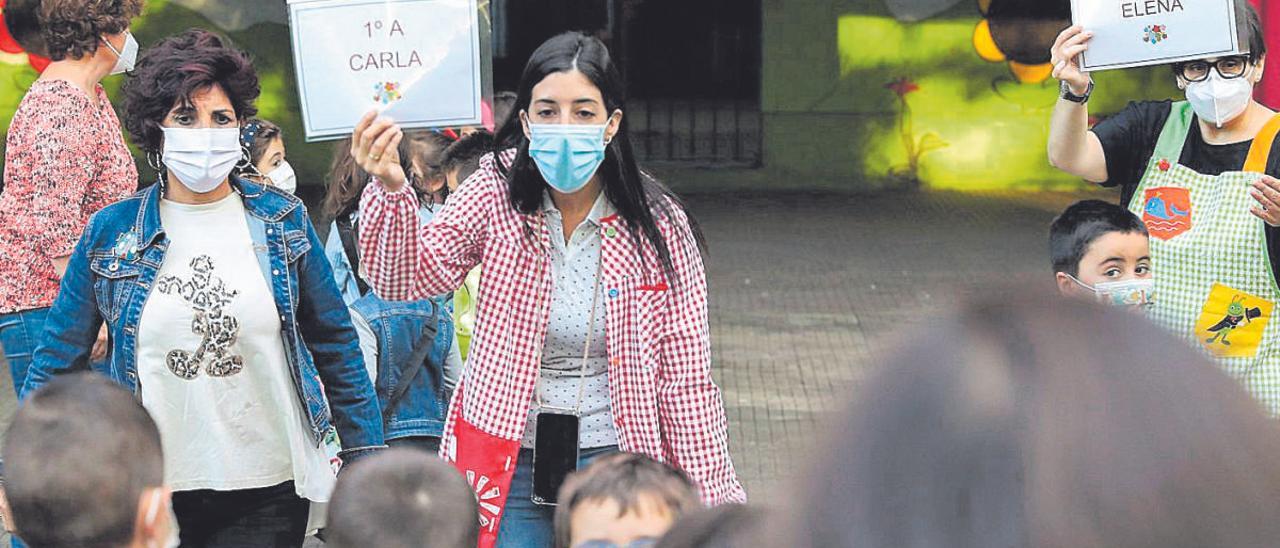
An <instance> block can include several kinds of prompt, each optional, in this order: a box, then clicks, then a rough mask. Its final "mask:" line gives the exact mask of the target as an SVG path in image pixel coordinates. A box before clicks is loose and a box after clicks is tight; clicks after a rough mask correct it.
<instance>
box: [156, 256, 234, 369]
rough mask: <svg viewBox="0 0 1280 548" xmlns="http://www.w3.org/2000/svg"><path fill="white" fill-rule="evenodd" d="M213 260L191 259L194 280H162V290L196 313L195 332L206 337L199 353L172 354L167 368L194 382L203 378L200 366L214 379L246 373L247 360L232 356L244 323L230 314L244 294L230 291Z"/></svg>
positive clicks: (176, 352) (170, 353) (160, 284)
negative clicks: (180, 300)
mask: <svg viewBox="0 0 1280 548" xmlns="http://www.w3.org/2000/svg"><path fill="white" fill-rule="evenodd" d="M213 271H214V266H213V259H211V258H209V256H208V255H200V256H197V257H196V258H194V259H191V272H192V273H191V279H190V280H185V281H184V280H183V279H181V278H179V277H177V276H164V277H162V278H160V282H159V284H158V289H159V290H160V292H161V293H164V294H166V295H178V296H180V297H182V298H183V299H185V300H186V301H187V304H190V305H191V308H192V309H193V310H195V318H193V319H192V320H191V331H192V332H193V333H195V334H197V335H200V336H201V337H203V338H202V339H201V340H200V346H199V347H197V348H196V351H195V353H191V352H188V351H186V350H181V349H174V350H170V351H169V354H168V355H167V356H165V364H166V365H168V366H169V370H170V371H173V374H174V375H177V376H179V377H181V378H184V379H187V380H191V379H194V378H196V377H198V376H199V375H200V366H202V365H204V366H206V371H207V372H208V373H209V375H210V376H213V377H229V376H231V375H235V374H236V373H239V372H240V371H241V370H243V369H244V358H242V357H241V356H238V355H235V354H232V353H231V345H233V344H235V342H236V337H237V336H239V334H240V320H238V319H236V317H235V316H232V315H230V314H228V313H226V308H227V306H228V305H230V304H231V301H232V300H233V299H235V298H236V296H237V295H239V294H240V292H239V291H235V290H228V289H227V288H226V283H225V282H223V280H222V278H219V277H217V276H214V275H213Z"/></svg>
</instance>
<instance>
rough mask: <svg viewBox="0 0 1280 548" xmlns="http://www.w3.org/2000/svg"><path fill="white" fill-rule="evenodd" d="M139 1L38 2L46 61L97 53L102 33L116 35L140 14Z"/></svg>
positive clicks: (50, 0) (81, 0)
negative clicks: (46, 51) (47, 58)
mask: <svg viewBox="0 0 1280 548" xmlns="http://www.w3.org/2000/svg"><path fill="white" fill-rule="evenodd" d="M142 1H143V0H41V1H40V14H39V17H38V19H39V21H40V35H41V37H43V38H44V42H45V47H46V48H47V49H48V54H49V58H50V59H53V60H54V61H61V60H63V59H68V58H70V59H79V58H81V57H84V56H85V55H92V54H93V53H94V52H95V51H98V45H99V44H101V43H102V36H103V35H105V34H119V33H121V32H124V31H125V29H128V28H129V21H131V20H133V18H134V17H137V16H139V15H141V14H142Z"/></svg>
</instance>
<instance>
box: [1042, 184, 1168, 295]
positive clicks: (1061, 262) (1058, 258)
mask: <svg viewBox="0 0 1280 548" xmlns="http://www.w3.org/2000/svg"><path fill="white" fill-rule="evenodd" d="M1049 257H1050V259H1051V260H1052V262H1053V271H1054V273H1055V277H1056V281H1057V285H1058V291H1059V292H1060V293H1062V294H1063V295H1064V296H1067V297H1073V298H1080V299H1091V300H1092V299H1096V300H1098V301H1100V302H1104V303H1106V304H1112V305H1120V306H1147V305H1149V304H1150V303H1151V302H1152V297H1153V295H1152V290H1153V288H1154V280H1153V279H1152V277H1151V276H1152V273H1151V250H1150V247H1149V246H1148V242H1147V228H1146V226H1144V225H1143V224H1142V221H1141V220H1140V219H1138V217H1136V216H1134V214H1133V213H1130V212H1129V210H1127V209H1125V208H1123V207H1120V206H1118V205H1115V204H1112V203H1108V202H1104V201H1101V200H1084V201H1080V202H1076V203H1074V204H1071V206H1069V207H1067V209H1066V210H1065V211H1063V212H1062V214H1061V215H1059V216H1058V218H1057V219H1054V221H1053V224H1052V225H1051V226H1050V227H1049Z"/></svg>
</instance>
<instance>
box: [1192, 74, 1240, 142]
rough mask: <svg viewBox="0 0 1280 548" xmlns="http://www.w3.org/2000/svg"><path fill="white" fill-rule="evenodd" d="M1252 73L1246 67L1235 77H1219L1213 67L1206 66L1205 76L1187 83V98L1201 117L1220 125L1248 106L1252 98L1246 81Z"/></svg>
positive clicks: (1235, 116) (1232, 118) (1236, 115)
mask: <svg viewBox="0 0 1280 548" xmlns="http://www.w3.org/2000/svg"><path fill="white" fill-rule="evenodd" d="M1252 74H1253V71H1252V70H1250V71H1248V72H1245V74H1244V75H1243V76H1240V77H1239V78H1223V77H1222V75H1221V74H1218V71H1217V69H1213V68H1210V69H1209V77H1208V78H1206V79H1205V80H1203V81H1200V82H1191V83H1189V84H1187V101H1188V102H1190V103H1191V108H1192V109H1194V110H1195V111H1196V116H1199V117H1200V119H1201V120H1204V121H1206V122H1209V123H1211V124H1214V125H1216V126H1218V127H1219V128H1221V127H1222V126H1223V125H1224V124H1226V123H1227V122H1230V121H1232V120H1234V119H1236V118H1237V117H1239V116H1240V115H1241V114H1244V111H1245V109H1247V108H1249V101H1250V100H1252V99H1253V82H1252V81H1251V80H1249V77H1250V75H1252Z"/></svg>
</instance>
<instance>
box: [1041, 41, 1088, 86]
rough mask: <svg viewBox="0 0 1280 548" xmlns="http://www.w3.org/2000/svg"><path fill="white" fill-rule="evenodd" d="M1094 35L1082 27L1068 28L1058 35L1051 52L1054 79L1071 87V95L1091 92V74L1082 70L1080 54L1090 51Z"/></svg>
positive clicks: (1050, 59) (1050, 61) (1050, 58)
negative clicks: (1090, 43)
mask: <svg viewBox="0 0 1280 548" xmlns="http://www.w3.org/2000/svg"><path fill="white" fill-rule="evenodd" d="M1090 38H1093V33H1092V32H1088V31H1086V30H1084V28H1083V27H1081V26H1080V25H1075V26H1072V27H1068V28H1067V30H1064V31H1062V33H1061V34H1059V35H1058V39H1057V40H1056V41H1054V42H1053V48H1052V49H1051V50H1049V63H1051V64H1052V65H1053V77H1054V78H1057V79H1058V80H1059V81H1062V82H1066V83H1067V85H1068V86H1071V93H1074V94H1076V95H1084V94H1085V93H1087V92H1088V90H1089V73H1087V72H1084V71H1082V70H1080V54H1081V53H1084V51H1085V50H1087V49H1089V39H1090Z"/></svg>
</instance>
